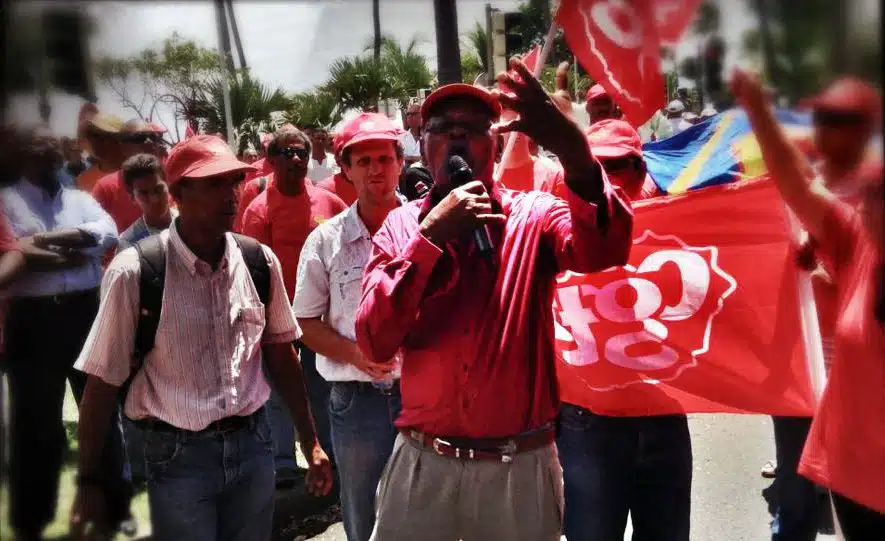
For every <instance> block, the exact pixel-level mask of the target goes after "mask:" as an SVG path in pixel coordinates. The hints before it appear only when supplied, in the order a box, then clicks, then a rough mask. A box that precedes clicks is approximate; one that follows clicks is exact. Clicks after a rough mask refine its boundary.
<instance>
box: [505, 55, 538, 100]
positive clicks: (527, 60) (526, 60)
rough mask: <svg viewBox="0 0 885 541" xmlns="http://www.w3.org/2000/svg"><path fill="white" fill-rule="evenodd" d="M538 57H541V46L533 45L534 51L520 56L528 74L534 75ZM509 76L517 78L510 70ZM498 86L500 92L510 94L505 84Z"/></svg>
mask: <svg viewBox="0 0 885 541" xmlns="http://www.w3.org/2000/svg"><path fill="white" fill-rule="evenodd" d="M540 55H541V46H540V45H535V48H534V49H532V50H531V51H529V52H527V53H526V54H524V55H523V56H522V58H521V60H522V63H523V64H525V67H526V68H528V70H529V71H530V72H532V73H534V71H535V64H537V63H538V57H539V56H540ZM510 74H511V75H513V76H514V77H519V76H518V75H516V72H514V71H512V70H511V71H510ZM498 86H499V87H500V89H501V91H502V92H510V87H509V86H507V85H506V84H504V85H501V84H499V85H498Z"/></svg>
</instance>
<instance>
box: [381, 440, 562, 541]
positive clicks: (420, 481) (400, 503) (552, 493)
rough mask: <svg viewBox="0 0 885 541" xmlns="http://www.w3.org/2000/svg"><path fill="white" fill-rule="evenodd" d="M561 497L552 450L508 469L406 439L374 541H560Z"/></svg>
mask: <svg viewBox="0 0 885 541" xmlns="http://www.w3.org/2000/svg"><path fill="white" fill-rule="evenodd" d="M562 491H563V489H562V469H561V468H560V466H559V459H558V457H557V454H556V447H555V445H553V444H552V443H551V444H550V445H548V446H546V447H542V448H540V449H536V450H534V451H528V452H525V453H520V454H518V455H514V457H513V461H512V462H510V463H503V462H491V461H481V460H459V459H456V458H450V457H445V456H439V455H437V454H436V453H434V452H433V451H432V450H430V449H424V448H422V447H421V444H419V443H417V442H415V441H412V440H410V439H408V438H406V437H405V436H403V435H402V434H399V435H398V436H397V439H396V443H395V444H394V447H393V453H392V454H391V456H390V460H389V461H388V462H387V467H386V468H385V469H384V473H383V474H382V476H381V482H380V483H379V485H378V495H377V498H376V503H375V506H376V510H377V518H376V522H375V530H374V532H373V533H372V541H417V540H420V541H458V540H462V541H497V540H500V541H559V539H560V535H561V534H560V531H561V529H562V510H563V495H562Z"/></svg>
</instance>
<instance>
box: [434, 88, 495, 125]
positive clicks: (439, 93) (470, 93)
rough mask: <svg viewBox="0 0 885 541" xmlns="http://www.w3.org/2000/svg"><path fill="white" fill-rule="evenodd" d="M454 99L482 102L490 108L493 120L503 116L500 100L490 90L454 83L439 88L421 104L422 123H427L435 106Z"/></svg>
mask: <svg viewBox="0 0 885 541" xmlns="http://www.w3.org/2000/svg"><path fill="white" fill-rule="evenodd" d="M454 97H462V98H473V99H475V100H478V101H481V102H482V103H484V104H485V105H486V106H487V107H488V108H489V111H490V112H491V113H492V117H493V118H495V119H497V118H498V117H499V116H501V104H500V103H498V100H496V99H495V98H494V97H493V96H492V94H491V93H490V92H489V91H488V90H486V89H485V88H483V87H481V86H474V85H468V84H466V83H452V84H450V85H445V86H441V87H439V88H437V89H436V90H434V91H433V92H431V93H430V95H429V96H427V99H425V100H424V103H422V104H421V121H422V122H427V118H428V116H430V110H431V109H432V108H433V106H434V105H435V104H437V103H439V102H440V101H445V100H447V99H450V98H454Z"/></svg>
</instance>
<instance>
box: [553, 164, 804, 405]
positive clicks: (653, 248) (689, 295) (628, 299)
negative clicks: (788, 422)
mask: <svg viewBox="0 0 885 541" xmlns="http://www.w3.org/2000/svg"><path fill="white" fill-rule="evenodd" d="M787 231H789V229H788V226H787V221H786V213H785V210H784V205H783V203H782V202H781V199H780V197H779V196H778V194H777V192H776V190H775V188H774V186H773V184H772V183H771V182H770V181H769V180H762V181H755V182H754V181H749V182H744V183H738V184H730V185H726V186H716V187H712V188H707V189H703V190H699V191H696V192H691V193H689V194H685V195H682V196H671V197H666V198H658V199H653V200H649V201H647V202H642V203H637V204H636V205H635V223H634V232H635V234H636V238H635V239H634V241H633V249H632V252H631V254H630V264H629V265H627V266H625V267H617V268H614V269H609V270H607V271H605V272H600V273H596V274H590V275H579V274H573V273H566V274H564V275H562V276H561V277H560V278H559V283H558V286H557V290H556V296H555V301H554V317H555V322H556V323H555V326H556V337H557V339H556V343H557V357H558V359H559V362H558V363H557V371H558V376H559V385H560V393H561V394H560V397H561V399H562V400H563V401H564V402H568V403H570V404H576V405H579V406H583V407H585V408H588V409H590V410H592V411H594V412H596V413H599V414H604V415H616V416H617V415H620V416H631V415H656V414H671V413H683V412H685V413H700V412H733V413H766V414H772V415H799V416H801V415H810V414H811V412H812V408H813V406H812V404H813V401H812V394H811V389H810V381H809V377H808V372H807V365H806V361H805V357H804V347H803V344H802V340H801V332H800V319H799V308H798V306H799V305H798V294H797V286H796V266H795V263H794V260H793V259H794V256H793V251H792V248H791V242H790V239H789V236H788V234H787Z"/></svg>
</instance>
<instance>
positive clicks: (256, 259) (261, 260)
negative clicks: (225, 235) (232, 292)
mask: <svg viewBox="0 0 885 541" xmlns="http://www.w3.org/2000/svg"><path fill="white" fill-rule="evenodd" d="M232 235H233V236H234V240H235V241H236V242H237V246H239V247H240V251H241V252H242V253H243V260H245V262H246V267H248V269H249V276H251V277H252V283H253V284H254V285H255V290H256V291H257V292H258V298H259V299H261V302H262V303H263V304H265V305H267V302H268V301H269V300H270V263H268V261H267V256H265V255H264V249H263V248H262V247H261V243H260V242H258V241H257V240H255V239H253V238H252V237H247V236H245V235H240V234H238V233H232Z"/></svg>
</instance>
